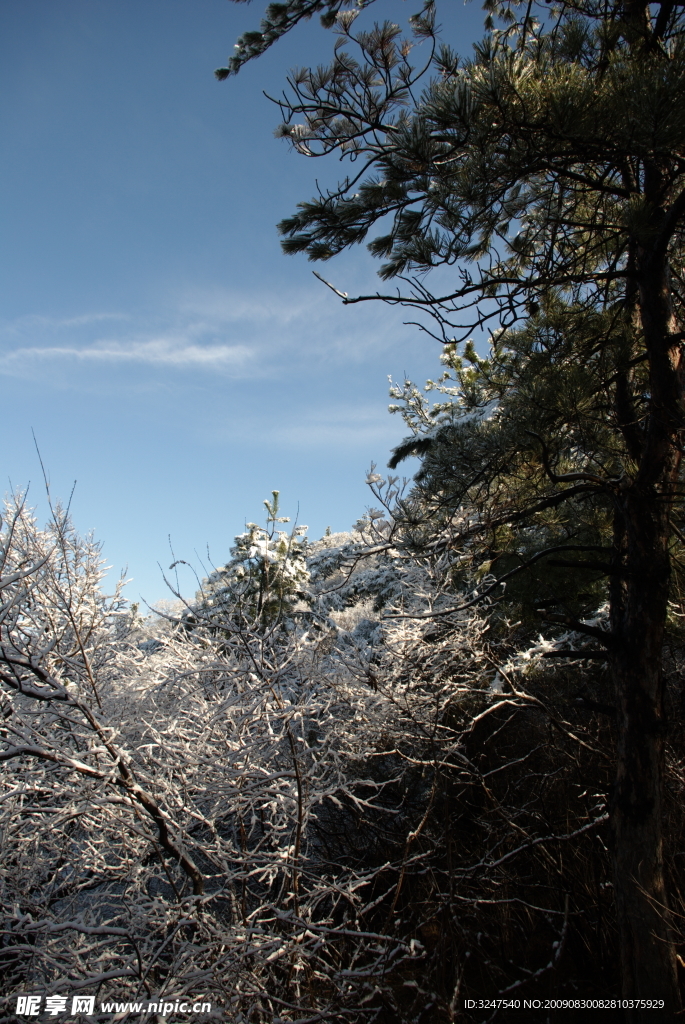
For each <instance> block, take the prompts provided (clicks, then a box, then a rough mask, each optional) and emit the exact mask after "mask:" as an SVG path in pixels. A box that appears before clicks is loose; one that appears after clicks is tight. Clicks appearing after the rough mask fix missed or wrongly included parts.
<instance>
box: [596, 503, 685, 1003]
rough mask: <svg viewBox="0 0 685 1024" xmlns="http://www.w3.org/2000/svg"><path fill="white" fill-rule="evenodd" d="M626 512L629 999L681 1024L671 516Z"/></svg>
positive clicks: (621, 906) (618, 881)
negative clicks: (671, 881) (670, 809)
mask: <svg viewBox="0 0 685 1024" xmlns="http://www.w3.org/2000/svg"><path fill="white" fill-rule="evenodd" d="M621 505H622V508H621V509H620V511H619V512H618V514H617V524H616V525H617V530H616V533H617V537H616V540H617V541H618V542H619V543H620V544H621V546H622V547H623V554H624V560H623V564H624V566H625V567H626V568H627V570H628V572H629V573H630V576H629V577H628V580H627V585H626V586H625V587H624V588H622V593H621V595H620V597H619V599H618V600H617V601H612V619H613V622H612V625H613V630H612V631H613V633H614V637H615V640H616V647H615V650H614V651H613V652H612V655H611V666H612V674H613V678H614V683H615V687H616V703H617V705H618V718H617V721H618V750H617V770H616V784H615V788H614V793H613V799H612V808H611V818H612V826H613V838H614V889H615V896H616V912H617V923H618V930H619V936H620V946H621V975H622V994H623V996H624V997H625V998H627V999H663V1000H665V1003H666V1009H665V1010H664V1011H659V1017H658V1019H659V1020H663V1021H664V1022H666V1021H672V1020H675V1014H676V1013H677V1012H678V1010H679V1009H680V995H679V986H678V978H677V963H676V956H675V947H674V943H673V935H672V929H671V920H670V914H669V910H668V898H667V893H666V886H665V881H664V866H663V839H662V788H663V777H664V743H665V729H666V726H665V716H664V680H663V674H662V669H661V650H662V644H663V634H664V624H665V618H666V601H667V586H668V575H669V573H668V549H667V542H668V533H667V523H664V518H665V516H664V510H663V508H662V507H661V508H660V507H659V506H660V505H661V503H660V502H659V501H658V499H656V500H655V499H654V496H653V495H652V496H645V495H640V494H639V493H634V492H633V493H630V494H628V495H626V496H625V500H624V502H621ZM618 586H620V584H618ZM618 586H617V589H618ZM617 597H618V595H617ZM626 1018H627V1019H628V1020H630V1021H635V1022H638V1021H643V1020H654V1019H656V1013H655V1012H654V1011H641V1010H635V1011H627V1012H626Z"/></svg>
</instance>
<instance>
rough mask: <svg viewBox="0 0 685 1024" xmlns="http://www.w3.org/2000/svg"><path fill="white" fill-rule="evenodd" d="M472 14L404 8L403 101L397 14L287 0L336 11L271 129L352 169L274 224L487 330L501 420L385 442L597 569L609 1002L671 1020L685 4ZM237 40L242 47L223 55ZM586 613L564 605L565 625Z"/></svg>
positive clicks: (470, 520) (508, 523)
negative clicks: (618, 983)
mask: <svg viewBox="0 0 685 1024" xmlns="http://www.w3.org/2000/svg"><path fill="white" fill-rule="evenodd" d="M276 6H277V7H278V10H276ZM276 6H274V5H272V7H271V8H270V11H271V12H272V14H271V19H272V21H273V22H274V24H275V21H277V20H279V19H280V21H279V24H281V25H282V26H283V31H286V30H287V27H288V26H289V23H288V18H291V21H292V22H293V23H295V21H297V20H298V18H299V17H302V16H304V15H303V11H304V8H303V6H302V4H301V3H300V2H299V0H292V2H290V3H284V4H281V5H276ZM489 7H490V14H489V21H488V23H487V28H488V32H487V35H486V37H485V39H484V40H483V42H482V43H481V44H480V45H479V46H478V47H477V48H476V52H475V56H474V58H473V59H471V60H462V59H460V58H459V57H458V56H457V55H456V54H455V53H454V52H453V51H452V50H451V49H450V48H449V47H446V46H441V47H438V45H437V40H436V38H435V32H434V22H433V11H432V6H431V5H430V4H428V5H426V6H425V7H424V9H423V11H422V13H421V14H420V15H417V16H416V17H415V18H414V19H413V30H414V35H415V37H417V38H418V40H419V41H420V40H428V41H429V43H430V45H431V46H433V47H434V51H433V56H432V59H429V62H428V63H429V65H430V67H432V69H433V72H434V77H433V78H432V79H431V80H430V81H429V82H428V84H427V86H426V88H425V89H424V92H423V93H422V94H421V95H420V96H419V95H418V93H417V89H418V83H419V81H420V79H421V76H422V74H423V72H424V70H425V68H421V67H419V68H418V69H417V68H415V67H414V66H413V65H412V63H411V57H412V52H413V51H412V45H413V43H412V41H411V40H403V39H402V37H401V33H400V30H399V28H398V27H397V26H395V25H392V24H390V23H386V24H384V25H382V26H376V28H375V29H373V30H372V31H367V32H361V31H360V32H358V33H356V34H355V26H354V19H355V17H356V14H357V13H358V11H357V10H353V11H348V12H342V11H339V10H338V5H337V4H332V3H312V4H310V5H309V6H308V7H307V10H306V12H304V13H305V14H311V13H313V12H315V11H323V13H324V15H326V16H329V21H330V20H331V19H332V18H334V17H335V18H336V21H335V24H336V31H337V32H338V40H337V42H336V50H335V57H334V59H333V62H332V64H331V65H330V66H329V67H328V68H317V69H316V70H307V69H304V70H301V71H298V72H297V73H295V74H293V75H292V76H291V78H290V87H291V93H290V96H289V98H288V99H287V100H286V101H284V103H283V104H282V109H284V110H285V114H286V119H285V123H284V124H283V126H282V128H281V130H280V134H281V135H282V136H284V137H285V138H287V139H289V140H290V141H291V143H292V144H293V146H294V147H295V148H296V149H297V150H298V151H300V152H302V153H305V154H306V155H309V156H315V155H324V154H326V153H331V152H335V153H338V154H339V155H341V156H348V157H349V158H351V159H353V160H356V161H357V163H356V165H355V167H354V173H351V174H350V175H349V176H348V177H346V178H345V179H344V180H343V181H342V182H341V183H340V184H339V186H338V187H337V188H335V189H333V190H331V191H330V192H328V193H320V194H319V195H318V196H317V197H316V198H315V199H313V200H312V201H310V202H307V203H303V204H301V205H300V208H299V210H298V212H297V213H296V214H295V215H294V216H292V217H290V218H288V219H287V220H285V221H283V222H282V224H281V225H280V227H281V231H282V234H283V236H284V242H283V246H284V249H285V251H286V252H290V253H296V252H304V253H306V254H307V255H308V256H309V258H310V259H313V260H327V259H329V258H331V257H332V256H334V255H335V254H336V253H339V252H342V251H343V250H345V249H346V248H348V247H349V246H351V245H352V244H355V243H360V242H362V241H364V240H366V239H367V238H368V236H369V233H370V232H373V231H374V230H376V231H377V234H376V235H375V237H372V238H371V240H370V242H369V243H368V244H369V249H370V251H371V252H372V253H373V254H374V255H375V256H378V257H381V258H383V259H384V260H385V262H384V264H383V266H382V268H381V271H380V275H381V277H382V278H383V279H386V280H395V281H399V282H400V288H399V289H398V290H392V289H391V290H389V291H388V292H386V293H376V294H372V295H363V296H357V297H349V296H347V295H346V294H345V293H344V292H340V291H338V294H339V295H340V296H341V298H342V299H343V301H344V302H345V303H352V302H359V301H369V300H379V299H380V300H384V301H387V302H391V303H395V304H397V303H399V304H402V305H405V306H408V307H410V308H412V309H414V310H419V311H423V312H424V313H428V314H430V315H431V316H432V317H433V321H430V320H429V321H428V325H427V324H426V323H424V325H423V326H424V329H426V330H428V331H429V333H433V334H434V336H436V337H437V338H438V339H439V340H441V341H443V342H444V343H445V344H448V345H454V344H457V343H462V342H466V341H467V339H469V338H470V337H471V335H472V333H473V331H474V330H475V329H479V328H481V329H482V328H484V327H485V328H489V329H490V330H491V331H492V332H493V337H494V346H493V351H494V355H493V360H494V362H493V364H492V366H491V367H490V366H485V365H482V366H479V365H478V364H477V362H474V360H477V357H476V356H475V352H473V351H472V350H471V349H467V351H466V353H465V354H466V356H467V359H471V364H472V368H473V375H472V376H469V373H468V372H466V373H465V374H462V376H461V377H460V378H459V379H458V380H457V382H456V384H455V387H456V389H457V394H456V396H455V397H457V398H458V399H459V401H460V402H461V403H462V408H461V412H462V413H463V412H464V409H469V408H470V409H471V413H472V414H473V412H474V410H475V407H476V406H477V405H478V401H479V399H478V395H479V393H482V394H483V395H486V394H487V395H492V398H491V399H490V398H489V399H488V401H492V402H493V408H501V410H504V408H506V412H505V411H500V412H499V413H498V414H497V415H496V416H494V417H491V418H490V419H489V418H488V415H487V408H486V407H483V406H482V405H478V408H479V409H480V414H479V417H478V420H477V422H476V421H474V419H473V415H471V420H470V425H468V426H466V425H465V424H464V422H463V418H462V420H460V419H459V417H457V419H456V420H455V422H454V423H452V424H448V423H446V422H442V423H441V424H440V427H439V432H438V433H439V441H438V443H437V444H436V443H435V439H436V436H437V435H434V436H432V437H430V436H429V437H417V438H413V439H411V442H410V444H409V447H408V448H406V449H405V450H406V451H409V450H413V451H414V452H416V453H418V454H423V457H424V466H425V470H424V479H425V481H426V486H428V483H429V481H432V486H433V488H434V493H435V494H436V495H437V494H438V493H442V491H441V489H440V488H441V487H442V485H440V487H437V489H436V480H437V469H438V467H439V468H440V479H441V480H444V481H445V485H444V486H445V488H446V489H447V490H448V491H451V495H450V502H451V503H452V508H453V509H454V510H455V511H456V510H457V509H458V508H459V507H460V506H459V502H460V501H461V502H467V504H468V514H467V515H466V516H465V522H466V525H465V526H464V527H463V531H462V533H463V538H462V539H464V540H466V539H468V540H469V543H470V544H474V543H475V541H476V539H479V541H480V543H481V544H482V545H484V547H483V550H486V548H488V547H490V548H492V550H493V552H494V555H495V556H498V554H499V553H500V552H506V551H509V552H510V554H511V555H512V557H514V559H516V558H518V559H519V560H520V559H521V557H523V556H524V555H525V552H523V551H519V550H518V548H517V547H516V539H517V537H518V538H519V539H520V536H521V534H522V533H523V531H524V530H526V529H528V530H529V531H537V534H538V539H537V541H536V544H539V542H540V539H541V538H542V539H543V540H544V539H545V538H549V541H550V543H549V544H548V547H554V548H556V549H557V551H556V553H554V552H552V551H549V552H548V555H549V556H552V554H555V555H556V554H559V553H560V552H559V550H558V549H559V547H560V545H559V544H558V543H556V541H557V540H558V538H559V535H560V530H561V533H563V530H564V529H567V530H568V531H570V532H569V538H570V540H569V545H567V548H570V547H571V546H575V551H576V554H572V552H570V551H569V550H566V551H565V552H562V553H563V558H562V559H560V560H561V561H567V562H570V561H576V571H577V572H578V573H581V574H583V573H584V574H586V573H587V572H588V571H590V567H589V566H588V565H587V564H586V563H587V562H588V561H591V562H595V563H597V564H596V565H595V571H596V572H597V573H600V574H604V578H606V579H607V580H608V586H607V595H608V600H609V621H608V624H607V626H606V628H604V627H602V626H595V627H586V628H585V630H584V631H585V633H586V634H588V633H590V634H591V636H592V639H593V641H594V642H595V643H597V644H598V645H600V648H601V650H603V651H605V652H606V655H607V658H608V662H609V665H610V668H611V675H612V678H613V683H614V686H615V690H616V701H617V704H618V707H619V714H618V752H617V774H616V784H615V790H614V794H613V802H612V811H611V815H612V826H613V834H614V846H615V852H614V862H615V892H616V909H617V916H618V925H619V932H620V937H621V950H622V953H621V955H622V976H623V994H624V996H625V997H627V998H648V999H649V998H654V997H661V998H663V999H665V1000H666V1005H667V1007H668V1012H669V1014H670V1015H671V1019H672V1015H673V1014H674V1013H676V1012H677V1010H678V1008H679V1006H680V998H679V994H678V985H677V976H676V957H675V949H674V943H673V937H672V922H671V920H670V913H669V910H668V900H667V896H666V889H665V882H664V877H663V864H662V832H661V791H662V787H663V770H664V769H663V765H664V742H665V735H666V729H667V723H666V719H665V711H664V681H663V667H662V650H663V644H664V636H665V629H666V623H667V612H668V602H669V596H670V593H671V587H672V546H673V544H674V543H676V541H677V540H679V539H680V536H681V534H680V531H679V529H678V526H677V517H678V514H679V512H678V509H679V503H680V495H681V491H680V486H681V451H682V440H683V426H684V423H683V363H682V341H683V337H684V335H683V290H682V289H683V281H682V277H681V275H682V265H683V228H684V226H685V102H684V101H685V60H684V56H685V52H684V47H685V43H684V42H683V38H684V36H683V28H684V27H685V15H684V13H683V6H682V5H680V4H674V3H671V2H670V0H664V2H662V3H659V4H653V5H651V6H650V5H648V4H647V3H646V2H644V0H643V2H639V0H638V2H636V0H623V2H619V3H617V4H613V5H609V4H604V3H597V2H595V0H579V2H578V3H575V4H573V5H567V4H556V3H550V4H536V3H534V2H531V3H528V4H525V5H524V4H522V5H518V4H516V3H508V4H507V3H504V4H497V3H496V2H495V0H491V2H490V4H489ZM536 13H537V16H536ZM276 15H278V18H276ZM496 26H498V27H496ZM269 31H271V30H268V31H264V32H263V33H262V35H261V39H260V40H253V43H254V54H256V53H257V52H260V47H261V48H262V49H263V48H265V46H266V45H269V43H270V41H272V39H271V36H269ZM274 31H275V30H274ZM272 34H273V33H272ZM276 34H278V33H277V32H276ZM275 37H276V36H275V35H274V36H273V38H275ZM416 41H417V39H416V38H415V39H414V42H416ZM354 48H356V55H355V52H354ZM424 50H425V47H424V48H421V47H417V48H416V52H418V53H419V54H420V55H422V54H423V52H424ZM251 55H253V54H252V52H248V50H246V49H245V47H243V49H242V50H240V49H239V51H238V57H237V58H236V59H237V61H238V63H237V64H234V65H231V67H230V69H228V70H233V71H235V70H237V67H238V64H239V63H240V61H244V59H248V58H249V57H250V56H251ZM227 73H228V71H227ZM222 76H223V73H220V77H222ZM360 167H361V170H359V168H360ZM436 267H441V268H443V272H442V275H441V280H442V279H444V278H445V274H446V273H449V272H450V268H452V269H451V274H452V278H451V284H450V285H449V286H448V287H447V288H446V289H445V290H444V292H442V293H441V294H434V293H432V292H431V291H430V289H429V287H428V284H427V279H426V277H425V276H423V275H424V274H425V273H426V272H428V271H431V270H433V269H434V268H436ZM416 275H421V276H416ZM402 288H403V289H404V290H402ZM336 291H337V289H336ZM431 323H433V324H435V326H434V327H431V326H430V324H431ZM521 325H525V326H523V331H522V333H521V332H519V331H518V327H519V326H521ZM500 330H503V331H504V332H505V333H504V335H502V336H500V339H499V340H498V336H497V333H496V332H497V331H500ZM512 332H513V333H512ZM521 345H523V346H524V348H525V347H526V346H527V349H526V351H525V352H524V353H523V354H521V351H520V346H521ZM538 356H539V357H540V358H539V359H538ZM536 360H537V363H539V364H540V365H541V366H542V371H541V374H540V377H539V379H536V377H535V369H534V368H535V366H536ZM489 374H492V381H491V382H489V381H487V380H486V378H487V377H488V375H489ZM517 394H518V395H520V396H521V401H518V402H517V401H515V400H514V397H513V396H515V395H517ZM503 396H508V397H506V400H504V397H503ZM533 402H534V403H536V405H535V406H534V407H533V406H531V404H530V403H533ZM534 409H535V410H537V412H535V411H534ZM445 415H447V413H445ZM402 454H403V452H402V451H399V452H398V453H397V455H398V456H401V455H402ZM587 509H590V513H589V516H587V515H586V510H587ZM586 520H588V521H586ZM564 524H567V525H564ZM507 531H508V534H509V536H508V537H504V538H502V534H503V532H504V533H506V532H507ZM486 538H487V539H488V544H485V539H486ZM674 538H675V539H674ZM561 546H563V545H561ZM604 548H607V550H603V549H604ZM600 549H601V550H600ZM541 550H544V548H542V547H540V548H539V549H538V550H536V552H535V554H536V557H537V556H539V555H540V551H541ZM514 552H516V554H515V555H514ZM524 560H525V558H524ZM584 563H585V564H584ZM566 568H568V566H567V567H566ZM554 614H558V615H562V613H561V612H559V611H557V612H556V613H555V612H549V613H548V615H547V617H548V618H550V617H551V616H552V615H554ZM581 614H582V608H576V609H575V612H574V614H573V615H566V618H570V619H572V620H573V621H574V622H575V623H576V628H578V626H579V625H582V622H581V619H580V616H581ZM576 615H577V616H578V618H576V617H575V616H576ZM645 1012H647V1011H642V1010H636V1011H634V1019H635V1020H642V1019H644V1018H643V1014H644V1013H645Z"/></svg>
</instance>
